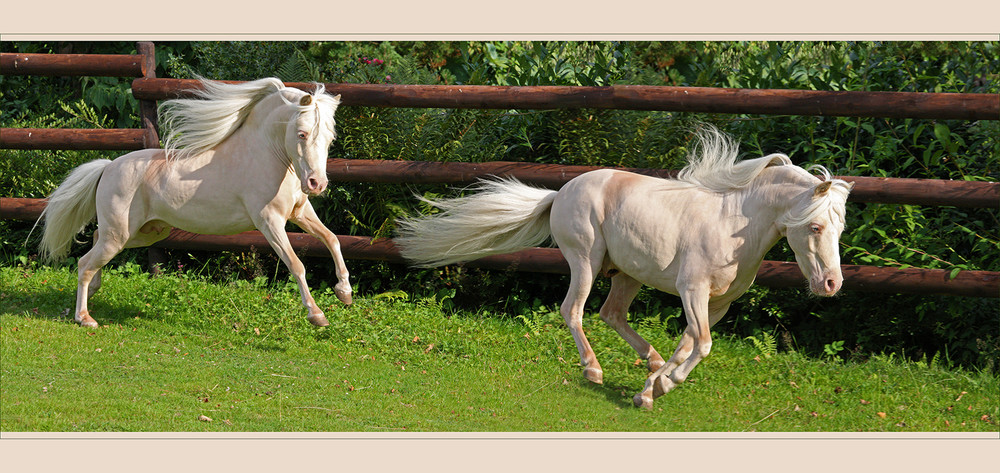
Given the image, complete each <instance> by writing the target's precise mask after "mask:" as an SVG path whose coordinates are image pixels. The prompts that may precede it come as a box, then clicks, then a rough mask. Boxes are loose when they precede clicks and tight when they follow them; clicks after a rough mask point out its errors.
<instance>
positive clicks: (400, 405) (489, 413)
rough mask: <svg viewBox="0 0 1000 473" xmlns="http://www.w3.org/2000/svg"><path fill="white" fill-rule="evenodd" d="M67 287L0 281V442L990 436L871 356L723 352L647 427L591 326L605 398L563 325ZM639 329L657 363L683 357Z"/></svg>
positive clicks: (629, 369)
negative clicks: (242, 436) (285, 436)
mask: <svg viewBox="0 0 1000 473" xmlns="http://www.w3.org/2000/svg"><path fill="white" fill-rule="evenodd" d="M75 285H76V275H75V271H74V270H72V269H69V268H63V269H50V268H26V267H2V268H0V430H2V431H5V432H14V431H55V432H62V431H82V432H93V431H130V432H131V431H148V432H161V431H164V432H282V431H286V432H296V431H300V432H301V431H306V432H346V431H350V432H355V431H357V432H413V431H433V432H442V431H454V432H469V431H476V432H480V431H487V432H549V431H557V432H562V431H574V432H576V431H580V432H591V431H595V432H620V431H632V432H673V431H709V432H743V431H758V432H787V431H803V432H806V431H822V432H854V431H864V432H914V431H918V432H927V431H934V432H996V431H997V430H998V425H997V421H998V418H1000V412H998V409H1000V407H998V406H1000V392H998V388H1000V381H998V378H997V377H996V376H994V375H989V374H985V373H974V372H968V371H962V370H957V369H949V368H947V367H944V366H939V365H936V364H933V363H932V364H928V363H913V362H903V361H900V360H899V359H897V358H894V357H892V356H885V355H878V356H874V357H872V358H870V359H869V360H868V361H866V362H863V363H849V362H842V361H836V360H820V359H814V358H808V357H805V356H803V355H801V354H798V353H795V352H780V353H776V354H764V353H762V352H761V351H760V350H758V348H756V347H755V345H754V344H752V343H750V342H749V341H746V340H740V339H733V338H727V337H725V336H722V335H719V334H716V341H715V343H714V345H713V351H712V354H711V356H710V357H709V358H708V359H706V360H705V361H704V362H703V363H702V364H701V365H699V366H698V368H697V369H695V371H694V372H693V373H692V375H691V377H690V378H689V380H688V382H687V383H685V384H684V385H683V386H681V387H680V388H678V389H677V390H676V391H674V392H671V393H670V394H668V395H666V396H664V397H661V398H659V399H658V400H657V401H656V402H655V404H654V408H653V410H652V411H645V410H641V409H636V408H634V407H632V403H631V398H632V395H633V394H635V392H637V391H638V390H640V389H641V388H642V385H643V381H644V377H645V367H644V366H643V365H637V364H636V361H637V357H636V355H635V353H634V352H633V351H631V349H630V348H629V347H628V346H627V345H626V344H625V342H624V341H623V340H621V339H620V338H619V337H618V335H617V334H616V333H614V332H613V331H612V330H611V329H610V328H608V327H607V326H605V325H604V324H603V323H602V322H601V321H600V320H599V319H598V318H597V316H596V315H594V314H591V315H589V316H588V317H587V318H586V320H585V328H586V329H587V331H588V334H589V336H590V339H591V343H592V344H593V345H594V348H595V350H596V352H597V355H598V358H599V359H600V361H601V363H602V365H603V367H604V372H605V379H604V381H605V382H604V385H601V386H597V385H592V384H590V383H588V382H586V381H585V380H583V378H582V377H581V375H580V367H579V365H578V363H577V362H578V357H577V352H576V348H575V346H574V344H573V341H572V338H571V337H570V335H569V333H568V331H567V330H566V329H565V327H564V326H563V325H562V320H561V318H560V316H559V315H558V313H557V312H554V311H542V312H540V313H536V314H534V315H533V316H532V317H531V318H523V319H522V318H511V317H509V316H500V315H496V314H488V313H468V312H453V311H447V310H442V308H441V307H440V305H439V304H437V303H436V302H435V301H434V300H433V299H418V300H413V299H411V298H409V297H408V296H406V295H405V294H399V293H386V294H380V295H375V296H368V297H364V296H359V297H356V298H355V304H354V305H353V306H350V307H344V306H342V305H341V304H340V303H339V302H338V301H337V300H336V298H335V296H334V295H333V292H332V290H330V289H322V290H321V289H318V288H317V285H318V283H317V282H316V281H314V282H313V286H314V296H315V297H316V300H317V303H319V304H320V306H321V307H324V308H325V309H324V310H326V312H327V317H328V318H329V319H330V322H331V325H330V326H329V327H325V328H315V327H313V326H311V325H309V323H308V322H307V321H306V319H305V310H304V309H303V308H302V307H301V305H300V303H299V298H298V293H297V290H296V289H295V286H294V284H291V283H289V284H287V285H278V286H273V285H266V284H264V283H263V282H259V283H256V284H255V283H252V282H246V281H236V282H232V283H227V284H213V283H209V282H206V281H203V280H201V279H198V278H188V277H185V276H184V275H176V274H173V275H166V276H162V277H158V278H149V277H147V276H146V275H144V274H143V273H141V272H139V271H137V269H136V268H135V267H134V266H130V265H127V266H126V267H125V268H124V269H120V270H110V271H106V272H105V274H104V286H103V287H102V288H101V290H100V291H99V292H98V293H97V294H96V295H95V296H94V297H93V298H92V299H91V304H90V309H91V314H92V315H93V316H94V318H95V319H96V320H97V321H98V322H99V323H101V324H102V325H101V327H100V328H98V329H85V328H81V327H79V326H77V325H76V324H75V323H73V321H72V315H71V311H72V307H73V303H74V297H75ZM637 330H638V331H639V332H640V333H641V334H642V335H643V336H644V337H646V338H647V339H648V340H650V341H651V343H653V345H654V346H656V347H658V348H659V350H660V352H661V353H664V354H669V353H671V352H672V351H673V347H674V345H675V343H676V341H677V339H678V334H676V333H665V331H664V330H663V329H662V327H659V326H657V324H655V323H654V324H650V323H643V324H638V327H637Z"/></svg>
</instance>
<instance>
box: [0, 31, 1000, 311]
mask: <svg viewBox="0 0 1000 473" xmlns="http://www.w3.org/2000/svg"><path fill="white" fill-rule="evenodd" d="M137 50H138V52H139V54H136V55H71V54H10V53H3V54H0V74H4V75H15V74H34V75H106V76H125V77H135V79H134V80H133V82H132V92H133V95H134V96H135V97H136V98H137V99H139V100H140V117H141V120H142V123H143V128H142V129H139V130H128V129H125V130H123V129H116V130H68V129H63V130H44V129H42V130H40V129H8V128H5V129H2V130H0V148H7V149H120V150H133V149H142V148H148V147H158V146H159V137H158V134H157V128H156V114H155V104H156V101H158V100H164V99H169V98H174V97H181V96H184V95H185V91H187V90H190V89H193V88H196V87H197V85H198V84H197V81H190V80H181V79H158V78H156V77H155V74H154V65H155V60H154V56H153V45H152V43H148V42H141V43H138V45H137ZM287 85H289V86H292V87H298V88H302V89H304V90H311V88H312V87H313V85H312V84H303V83H287ZM325 86H326V89H327V90H328V91H330V92H332V93H339V94H342V96H343V103H342V105H343V106H373V107H425V108H475V109H489V108H494V109H515V108H526V109H554V108H612V109H629V110H668V111H679V112H708V113H737V114H783V115H818V116H854V117H887V118H930V119H935V118H936V119H964V120H998V119H1000V96H998V95H995V94H945V93H912V92H830V91H799V90H751V89H717V88H697V87H657V86H613V87H563V86H533V87H494V86H443V85H387V84H325ZM346 132H347V133H349V132H350V131H349V130H347V131H346ZM593 169H596V168H595V167H589V166H561V165H544V164H531V163H512V162H492V163H430V162H414V161H382V160H346V159H337V158H331V159H330V160H329V162H328V174H329V177H330V179H331V180H333V181H346V182H377V183H397V184H398V183H445V184H463V183H470V182H473V181H474V180H475V179H477V178H479V177H486V176H489V175H510V176H515V177H518V178H519V179H521V180H524V181H526V182H531V183H535V184H539V185H543V186H547V187H552V188H558V187H559V186H561V185H562V184H563V183H565V182H566V181H568V180H570V179H572V178H573V177H575V176H578V175H580V174H582V173H584V172H587V171H589V170H593ZM632 171H635V172H640V173H644V174H649V175H656V176H669V175H672V173H673V172H674V171H669V170H660V169H632ZM840 177H842V178H844V179H847V180H849V181H854V182H855V188H854V191H852V193H851V197H850V200H851V201H854V202H879V203H894V204H915V205H949V206H957V207H980V208H994V209H995V208H1000V183H995V182H962V181H948V180H935V179H902V178H871V177H857V176H840ZM44 205H45V202H44V200H43V199H23V198H0V218H10V219H22V220H34V219H37V218H38V215H39V214H40V212H41V210H42V209H43V208H44ZM289 238H290V240H291V242H292V245H293V247H295V250H296V252H297V253H299V254H300V255H304V256H320V257H326V256H328V253H327V250H326V249H325V247H324V246H323V245H322V243H320V242H319V241H318V240H315V239H313V238H312V237H310V236H308V235H306V234H302V233H292V234H290V235H289ZM338 238H339V239H340V241H341V245H342V247H343V251H344V256H345V258H348V259H369V260H383V261H389V262H403V260H402V258H401V257H400V256H399V252H398V251H397V249H396V248H395V246H394V245H393V243H392V241H391V240H386V239H381V240H376V241H372V239H370V238H367V237H359V236H345V235H338ZM156 246H157V247H164V248H177V249H188V250H231V251H245V250H247V249H249V248H257V249H261V250H268V251H269V250H270V245H268V244H267V242H266V241H265V240H264V238H263V236H261V235H260V233H259V232H246V233H243V234H240V235H231V236H209V235H195V234H191V233H188V232H184V231H182V230H177V229H175V230H174V231H173V232H172V233H171V235H170V237H168V238H167V239H166V240H163V241H161V242H160V243H158V244H157V245H156ZM467 265H468V266H473V267H485V268H494V269H504V270H517V271H530V272H546V273H558V274H565V273H568V267H567V265H566V262H565V260H563V258H562V256H561V254H560V253H559V251H558V250H556V249H551V248H534V249H529V250H524V251H520V252H517V253H512V254H509V255H497V256H491V257H487V258H482V259H480V260H477V261H473V262H470V263H468V264H467ZM843 272H844V287H845V289H846V290H862V291H877V292H889V293H916V294H952V295H962V296H975V297H993V298H996V297H1000V273H997V272H989V271H961V272H959V273H958V274H957V275H955V277H951V274H950V271H947V270H940V269H920V268H906V269H896V268H887V267H876V266H856V265H844V266H843ZM757 282H758V283H759V284H762V285H766V286H771V287H790V286H803V285H804V280H803V277H802V274H801V273H800V272H799V270H798V267H797V265H796V264H795V263H789V262H775V261H765V262H764V263H763V265H762V266H761V269H760V271H759V272H758V275H757Z"/></svg>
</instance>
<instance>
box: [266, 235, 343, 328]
mask: <svg viewBox="0 0 1000 473" xmlns="http://www.w3.org/2000/svg"><path fill="white" fill-rule="evenodd" d="M284 227H285V221H284V220H282V219H280V218H278V217H275V216H265V220H264V221H263V222H262V223H261V224H259V225H258V226H257V229H258V230H260V232H261V233H262V234H263V235H264V238H266V239H267V242H268V243H270V244H271V248H274V252H275V253H277V254H278V257H280V258H281V261H282V262H284V263H285V266H287V267H288V270H289V271H290V272H291V273H292V277H294V278H295V282H296V283H297V284H298V285H299V293H300V294H301V295H302V305H304V306H305V307H306V309H308V310H309V315H308V316H307V317H306V318H307V320H309V322H310V323H311V324H313V325H316V326H318V327H325V326H327V325H330V322H329V321H328V320H326V316H325V315H323V311H322V310H320V309H319V306H317V305H316V301H315V300H313V297H312V294H310V293H309V286H307V285H306V268H305V266H303V265H302V261H300V260H299V257H298V256H296V255H295V252H294V251H293V250H292V244H291V243H290V242H289V241H288V234H287V233H285V228H284Z"/></svg>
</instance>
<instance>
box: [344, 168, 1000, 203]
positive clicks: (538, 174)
mask: <svg viewBox="0 0 1000 473" xmlns="http://www.w3.org/2000/svg"><path fill="white" fill-rule="evenodd" d="M595 169H602V168H601V167H600V166H565V165H558V164H535V163H518V162H503V161H494V162H488V163H436V162H424V161H384V160H362V159H337V158H333V159H330V160H329V161H327V176H329V178H330V180H332V181H341V182H377V183H391V184H400V183H409V184H457V185H462V184H470V183H473V182H475V180H476V179H479V178H484V177H489V176H511V177H516V178H518V179H520V180H521V181H523V182H527V183H531V184H535V185H539V186H543V187H549V188H553V189H558V188H559V187H561V186H562V185H563V184H565V183H566V182H567V181H569V180H570V179H572V178H574V177H576V176H579V175H580V174H583V173H585V172H589V171H593V170H595ZM625 170H627V171H632V172H636V173H640V174H646V175H650V176H657V177H671V176H675V175H676V174H677V171H673V170H666V169H635V168H627V169H625ZM837 177H839V178H841V179H844V180H846V181H848V182H854V183H855V186H854V190H852V191H851V196H850V200H851V201H853V202H880V203H890V204H913V205H952V206H956V207H982V208H1000V183H997V182H972V181H950V180H944V179H905V178H889V177H867V176H837Z"/></svg>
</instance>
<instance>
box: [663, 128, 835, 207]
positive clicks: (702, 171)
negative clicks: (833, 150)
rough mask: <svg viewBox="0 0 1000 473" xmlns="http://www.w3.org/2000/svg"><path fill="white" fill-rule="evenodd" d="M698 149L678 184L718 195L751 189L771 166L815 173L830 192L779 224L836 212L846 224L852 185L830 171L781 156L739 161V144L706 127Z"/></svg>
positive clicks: (699, 136)
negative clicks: (806, 165) (848, 198)
mask: <svg viewBox="0 0 1000 473" xmlns="http://www.w3.org/2000/svg"><path fill="white" fill-rule="evenodd" d="M696 142H697V145H696V147H695V149H694V151H693V152H692V153H691V154H689V155H688V164H687V166H685V167H684V168H683V169H681V171H680V173H678V175H677V181H679V182H682V183H685V184H689V185H692V186H697V187H703V188H706V189H709V190H712V191H715V192H727V191H733V190H737V189H742V188H745V187H747V186H748V185H750V183H751V182H753V180H754V178H756V177H757V176H758V175H760V173H761V172H763V171H764V169H766V168H768V167H771V166H790V169H795V170H796V171H798V172H800V173H802V174H803V175H810V176H811V175H812V174H810V172H812V171H816V172H818V173H819V174H820V176H822V177H821V178H820V180H821V181H830V182H831V186H830V190H829V191H827V192H825V193H823V194H822V195H819V196H816V197H814V198H812V199H810V200H809V201H808V202H805V203H804V204H802V205H799V206H797V207H795V208H793V209H792V210H791V211H790V212H788V213H787V214H785V215H784V216H782V218H781V220H780V223H782V224H784V225H787V226H797V225H804V224H806V223H808V222H809V221H811V220H813V219H815V218H816V217H817V216H819V215H820V214H823V213H826V212H831V211H832V212H834V214H835V215H836V216H837V217H838V218H839V220H840V222H841V223H843V222H844V203H845V202H847V196H848V194H849V193H850V191H851V187H852V185H851V184H850V183H848V182H846V181H844V180H841V179H834V178H833V176H832V174H831V173H830V171H829V170H828V169H826V168H825V167H823V166H820V165H818V164H814V165H812V166H809V167H808V168H807V169H802V168H800V167H798V166H795V165H794V164H793V163H792V160H791V159H789V157H788V156H786V155H784V154H780V153H775V154H771V155H767V156H764V157H761V158H755V159H745V160H742V161H737V157H738V155H739V142H738V141H737V140H735V139H733V138H731V137H730V136H728V135H726V134H725V133H722V132H721V131H719V130H718V129H717V128H716V127H714V126H712V125H709V124H704V125H702V126H701V127H700V128H699V130H698V131H697V141H696Z"/></svg>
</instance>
